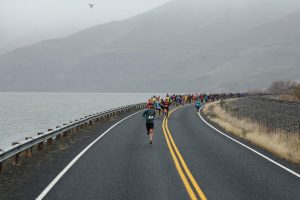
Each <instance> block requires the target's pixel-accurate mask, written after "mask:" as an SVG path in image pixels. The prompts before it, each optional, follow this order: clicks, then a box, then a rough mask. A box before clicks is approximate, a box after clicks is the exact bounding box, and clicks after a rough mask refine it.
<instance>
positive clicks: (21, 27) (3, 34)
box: [0, 0, 170, 54]
mask: <svg viewBox="0 0 300 200" xmlns="http://www.w3.org/2000/svg"><path fill="white" fill-rule="evenodd" d="M168 1H170V0H0V54H1V53H3V52H6V51H8V50H11V49H13V48H15V47H18V46H22V45H26V44H30V43H32V42H37V41H40V40H45V39H50V38H56V37H61V36H65V35H68V34H71V33H73V32H76V31H79V30H81V29H84V28H87V27H90V26H93V25H97V24H101V23H105V22H109V21H113V20H121V19H125V18H128V17H131V16H134V15H137V14H140V13H143V12H145V11H147V10H150V9H152V8H154V7H157V6H159V5H161V4H164V3H166V2H168ZM89 3H91V4H95V6H94V7H93V8H92V9H91V8H90V7H89V5H88V4H89Z"/></svg>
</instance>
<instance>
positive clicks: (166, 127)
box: [163, 108, 207, 200]
mask: <svg viewBox="0 0 300 200" xmlns="http://www.w3.org/2000/svg"><path fill="white" fill-rule="evenodd" d="M177 109H178V108H176V109H173V110H172V111H171V112H170V115H169V116H171V114H172V113H173V112H174V111H175V110H177ZM163 131H164V135H165V137H166V140H167V143H168V141H169V139H168V137H167V136H169V138H170V141H171V146H172V147H173V149H174V150H175V153H176V155H177V156H178V158H179V160H180V163H181V165H182V166H183V169H184V171H185V172H186V174H187V176H188V178H189V179H190V181H191V183H192V185H193V186H194V188H195V190H196V192H197V193H198V195H199V197H200V198H201V199H202V200H207V198H206V196H205V194H204V193H203V191H202V190H201V188H200V187H199V185H198V183H197V181H196V180H195V178H194V176H193V175H192V173H191V171H190V170H189V168H188V166H187V164H186V162H185V161H184V159H183V157H182V155H181V153H180V152H179V150H178V148H177V146H176V144H175V142H174V139H173V137H172V135H171V133H170V130H169V128H168V119H164V122H163ZM165 131H166V132H167V134H166V133H165ZM168 146H169V145H168ZM169 149H170V151H171V150H172V151H173V149H172V148H170V147H169ZM171 154H172V153H171ZM173 154H174V151H173ZM172 157H173V155H172ZM173 159H174V157H173ZM175 159H176V160H177V158H176V157H175ZM174 162H175V161H174ZM177 162H178V160H177ZM175 165H176V164H175ZM179 167H180V166H179ZM176 168H177V167H176ZM180 170H181V167H180ZM177 171H178V168H177ZM181 171H182V170H181ZM178 172H179V171H178ZM180 177H181V176H180ZM191 199H192V198H191Z"/></svg>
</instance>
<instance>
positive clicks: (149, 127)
mask: <svg viewBox="0 0 300 200" xmlns="http://www.w3.org/2000/svg"><path fill="white" fill-rule="evenodd" d="M146 128H147V131H150V129H154V123H146Z"/></svg>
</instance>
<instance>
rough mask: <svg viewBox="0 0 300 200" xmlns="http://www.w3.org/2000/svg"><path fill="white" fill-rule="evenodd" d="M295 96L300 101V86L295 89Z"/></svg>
mask: <svg viewBox="0 0 300 200" xmlns="http://www.w3.org/2000/svg"><path fill="white" fill-rule="evenodd" d="M293 94H294V95H295V96H296V97H297V98H298V99H300V84H298V85H297V86H296V87H295V88H294V91H293Z"/></svg>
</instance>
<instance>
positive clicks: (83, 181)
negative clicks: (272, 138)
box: [44, 106, 300, 200]
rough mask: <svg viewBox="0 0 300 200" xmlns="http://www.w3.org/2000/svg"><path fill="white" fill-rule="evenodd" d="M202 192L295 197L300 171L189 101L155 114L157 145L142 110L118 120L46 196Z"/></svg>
mask: <svg viewBox="0 0 300 200" xmlns="http://www.w3.org/2000/svg"><path fill="white" fill-rule="evenodd" d="M162 124H164V126H163V128H162ZM163 129H164V130H165V131H163ZM168 129H169V133H168ZM165 136H166V138H167V140H166V138H165ZM172 139H173V141H174V144H176V146H177V147H178V149H177V150H178V152H176V147H174V144H172ZM166 141H168V142H169V145H167V143H166ZM170 150H171V151H170ZM170 152H173V153H170ZM179 153H181V155H182V158H180V156H179ZM183 160H184V161H185V163H186V165H184V164H183ZM176 164H177V166H176ZM180 170H181V172H180ZM187 170H189V171H190V174H188V172H187ZM191 176H192V177H193V178H194V182H193V181H192V179H191ZM197 186H199V187H198V190H197V189H196V188H197ZM201 192H203V194H202V196H201V197H202V199H205V198H207V199H230V200H234V199H239V200H240V199H272V200H274V199H295V200H296V199H299V198H300V179H299V178H297V177H296V176H294V175H292V174H290V173H288V172H286V171H284V170H283V169H281V168H279V167H278V166H275V165H274V164H272V163H270V162H269V161H266V160H265V159H263V158H261V157H259V156H258V155H256V154H254V153H253V152H251V151H249V150H247V149H245V148H244V147H241V146H240V145H238V144H236V143H234V142H232V141H231V140H229V139H228V138H226V137H224V136H222V135H221V134H219V133H217V132H216V131H214V130H213V129H211V128H209V127H208V126H207V125H206V124H204V123H203V122H202V121H201V120H200V118H199V116H198V115H196V113H195V112H194V109H193V107H191V106H185V107H183V108H179V109H178V110H176V111H175V112H174V113H173V114H172V115H171V117H170V118H169V120H168V121H164V123H163V120H162V119H158V120H156V124H155V136H154V143H153V145H149V144H148V140H147V135H146V132H145V123H144V119H143V118H142V117H141V113H138V114H136V115H135V116H133V117H131V118H129V119H127V120H126V121H124V122H122V123H121V124H119V125H117V126H116V127H115V128H113V129H112V130H111V131H110V132H109V133H108V134H107V135H105V136H104V137H103V138H102V139H101V140H99V141H98V142H97V143H95V144H94V145H93V146H92V147H91V148H90V149H89V150H88V151H87V152H86V153H85V154H84V155H83V156H82V157H81V158H80V159H79V160H78V161H77V162H76V163H75V164H74V165H73V166H72V167H71V168H70V169H69V170H68V171H67V173H66V174H65V175H64V176H63V177H62V178H61V179H60V180H59V181H58V183H57V184H55V185H54V187H53V188H52V189H51V190H50V191H49V193H48V194H47V195H46V197H45V198H44V199H74V200H76V199H78V200H79V199H80V200H81V199H130V200H134V199H155V200H157V199H164V200H165V199H190V198H197V199H200V195H201V194H199V193H201ZM193 194H194V196H193Z"/></svg>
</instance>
